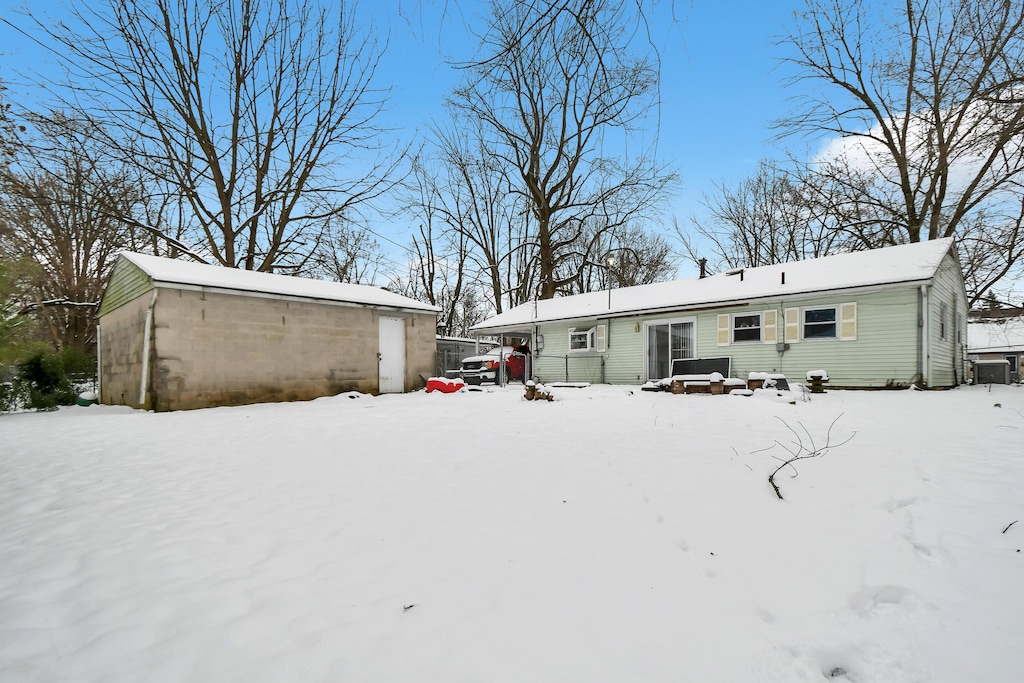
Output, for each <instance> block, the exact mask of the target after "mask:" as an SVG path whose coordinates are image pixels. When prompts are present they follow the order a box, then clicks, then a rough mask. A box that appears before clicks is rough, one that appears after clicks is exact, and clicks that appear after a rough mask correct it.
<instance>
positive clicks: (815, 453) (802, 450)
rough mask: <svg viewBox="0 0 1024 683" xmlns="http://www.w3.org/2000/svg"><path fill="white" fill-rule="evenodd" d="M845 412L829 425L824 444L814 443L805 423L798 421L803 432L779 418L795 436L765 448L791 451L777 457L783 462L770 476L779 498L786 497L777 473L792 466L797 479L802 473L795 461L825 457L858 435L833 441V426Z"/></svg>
mask: <svg viewBox="0 0 1024 683" xmlns="http://www.w3.org/2000/svg"><path fill="white" fill-rule="evenodd" d="M843 414H844V413H840V414H839V416H838V417H836V419H834V420H832V424H830V425H829V426H828V431H827V432H826V433H825V443H824V444H823V445H822V446H818V445H817V444H815V443H814V437H813V436H811V433H810V432H809V431H808V430H807V427H805V426H804V425H803V423H800V422H798V423H797V424H798V425H800V429H801V430H803V434H801V433H800V432H798V431H797V430H795V429H793V427H791V426H790V425H789V423H788V422H786V421H785V420H783V419H782V418H781V417H780V418H778V420H779V422H781V423H782V424H784V425H786V429H788V430H789V431H791V432H792V433H793V437H794V441H792V442H790V443H789V444H784V443H782V442H781V441H778V440H776V441H775V443H774V444H773V445H772V446H770V447H769V448H766V449H764V450H771V449H772V448H775V446H779V447H780V448H782V450H784V451H786V452H787V453H789V457H788V458H785V457H781V458H780V457H776V458H775V459H776V460H779V461H780V462H781V463H782V464H781V465H779V466H778V467H776V468H775V471H774V472H772V473H771V474H770V475H769V476H768V483H769V484H771V485H772V488H773V489H775V495H776V496H778V498H779V500H785V499H784V498H783V497H782V491H780V490H779V487H778V485H777V484H776V483H775V475H776V474H778V473H779V472H780V471H781V470H782V469H783V468H785V467H789V468H791V469H792V470H793V475H792V476H793V478H794V479H795V478H796V477H797V476H798V475H799V474H800V473H799V472H798V471H797V469H796V466H795V465H794V464H793V463H795V462H797V461H798V460H809V459H810V458H821V457H824V455H825V454H826V453H828V452H829V451H830V450H832V449H833V448H836V447H838V446H842V445H843V444H846V443H849V441H850V439H852V438H853V437H854V436H856V435H857V432H854V433H853V434H851V435H850V436H849V438H847V439H846V440H844V441H841V442H839V443H836V444H833V443H832V428H833V427H835V425H836V422H839V418H840V417H842V416H843ZM805 436H806V438H807V443H804V437H805ZM755 452H757V451H755Z"/></svg>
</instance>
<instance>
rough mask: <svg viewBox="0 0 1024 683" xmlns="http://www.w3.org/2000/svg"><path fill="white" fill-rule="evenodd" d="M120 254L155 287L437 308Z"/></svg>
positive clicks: (383, 294) (372, 293) (337, 286)
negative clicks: (184, 287)
mask: <svg viewBox="0 0 1024 683" xmlns="http://www.w3.org/2000/svg"><path fill="white" fill-rule="evenodd" d="M120 255H121V256H123V257H124V258H126V259H127V260H128V261H130V262H131V263H133V264H135V265H136V266H138V267H139V268H140V269H142V271H143V272H145V273H146V274H147V275H149V277H151V278H152V279H153V282H154V283H158V284H165V285H186V286H196V287H215V288H218V289H230V290H235V291H239V292H259V293H263V294H280V295H284V296H297V297H304V298H307V299H320V300H324V301H343V302H346V303H356V304H367V305H371V306H386V307H389V308H404V309H413V310H419V311H437V310H438V309H437V307H435V306H431V305H430V304H425V303H423V302H422V301H416V300H415V299H410V298H409V297H406V296H402V295H401V294H395V293H394V292H389V291H387V290H385V289H381V288H379V287H371V286H369V285H353V284H348V283H344V282H328V281H325V280H311V279H309V278H302V277H293V276H291V275H277V274H274V273H261V272H257V271H252V270H241V269H238V268H226V267H224V266H210V265H206V264H205V263H196V262H194V261H182V260H178V259H169V258H163V257H160V256H150V255H148V254H137V253H134V252H130V251H125V252H121V254H120Z"/></svg>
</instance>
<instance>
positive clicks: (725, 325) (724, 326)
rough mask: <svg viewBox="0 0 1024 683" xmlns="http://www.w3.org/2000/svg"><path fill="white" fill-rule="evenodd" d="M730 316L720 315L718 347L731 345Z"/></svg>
mask: <svg viewBox="0 0 1024 683" xmlns="http://www.w3.org/2000/svg"><path fill="white" fill-rule="evenodd" d="M729 333H730V330H729V315H728V314H726V313H719V314H718V345H719V346H728V345H729Z"/></svg>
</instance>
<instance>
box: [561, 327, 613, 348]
mask: <svg viewBox="0 0 1024 683" xmlns="http://www.w3.org/2000/svg"><path fill="white" fill-rule="evenodd" d="M606 337H607V335H606V333H605V326H604V325H591V326H590V327H572V328H570V329H569V351H570V352H577V353H582V352H585V351H597V352H598V353H604V351H605V348H606V346H607V343H606V341H605V339H606Z"/></svg>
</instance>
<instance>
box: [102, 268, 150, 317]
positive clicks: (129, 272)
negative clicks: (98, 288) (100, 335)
mask: <svg viewBox="0 0 1024 683" xmlns="http://www.w3.org/2000/svg"><path fill="white" fill-rule="evenodd" d="M152 288H153V281H152V279H151V278H150V277H149V276H148V275H146V273H145V272H143V271H142V269H140V268H139V267H138V266H136V265H135V264H134V263H132V262H131V261H129V260H128V259H126V258H124V257H123V256H122V257H118V259H117V262H116V263H114V268H113V270H112V271H111V273H110V281H109V282H108V283H107V288H106V290H105V291H104V292H103V300H102V301H100V311H99V317H103V316H104V315H106V314H107V313H110V312H111V311H113V310H114V309H116V308H119V307H121V306H124V305H125V304H126V303H128V302H129V301H132V300H133V299H135V298H136V297H138V296H140V295H142V294H145V293H146V292H148V291H149V290H150V289H152Z"/></svg>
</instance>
